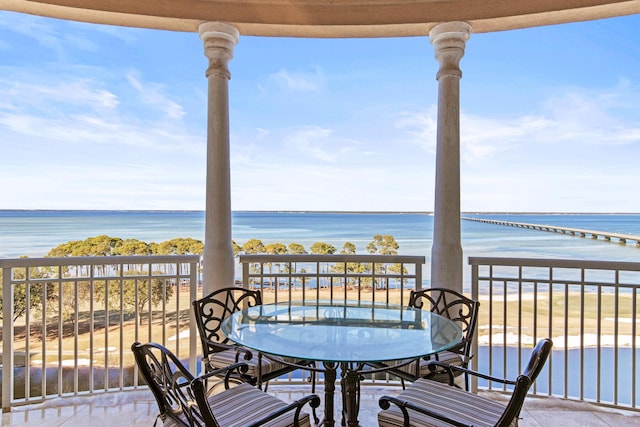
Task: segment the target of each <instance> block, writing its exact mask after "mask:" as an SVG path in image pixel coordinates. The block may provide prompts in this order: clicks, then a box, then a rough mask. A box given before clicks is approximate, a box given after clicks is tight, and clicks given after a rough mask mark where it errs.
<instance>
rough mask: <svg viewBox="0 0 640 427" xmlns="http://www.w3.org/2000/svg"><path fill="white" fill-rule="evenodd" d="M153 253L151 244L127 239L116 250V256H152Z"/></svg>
mask: <svg viewBox="0 0 640 427" xmlns="http://www.w3.org/2000/svg"><path fill="white" fill-rule="evenodd" d="M151 253H152V252H151V247H150V246H149V244H148V243H146V242H143V241H141V240H138V239H125V240H123V241H122V244H121V245H120V246H118V247H117V248H116V249H115V254H116V255H151Z"/></svg>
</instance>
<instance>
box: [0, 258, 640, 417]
mask: <svg viewBox="0 0 640 427" xmlns="http://www.w3.org/2000/svg"><path fill="white" fill-rule="evenodd" d="M240 262H241V265H242V269H243V284H244V285H243V286H247V287H252V288H257V289H261V290H262V292H263V299H264V300H265V302H270V301H287V300H293V299H307V300H311V299H334V300H335V299H340V300H342V299H358V300H365V301H381V302H383V301H384V302H394V303H399V304H406V303H407V302H408V294H409V292H410V290H412V289H420V288H421V287H422V273H421V272H422V264H423V263H424V257H404V256H380V255H241V256H240ZM469 263H470V264H471V266H472V290H471V292H472V297H473V298H474V299H479V300H480V313H479V321H478V333H477V335H476V336H477V337H478V342H477V343H476V345H475V349H474V354H475V357H474V358H473V360H472V363H473V366H474V367H475V368H476V369H479V370H480V371H483V372H489V373H491V374H494V375H498V376H503V375H504V376H507V377H515V376H516V375H517V374H518V373H519V372H520V371H521V370H522V368H523V363H525V362H526V360H527V359H528V354H529V352H530V349H531V347H532V345H533V344H534V343H535V342H536V341H537V340H538V339H540V338H542V337H550V338H552V339H553V341H554V351H553V356H552V358H551V360H550V361H549V363H548V365H547V367H546V368H545V370H544V371H543V374H542V375H541V376H540V377H539V378H538V381H537V382H536V386H535V387H534V390H533V392H534V393H537V394H542V395H554V396H560V397H564V398H569V399H577V400H584V401H593V402H597V403H600V404H605V405H615V406H618V407H623V408H632V409H639V408H638V403H637V395H638V393H639V392H640V391H639V388H640V378H639V377H638V376H639V375H640V370H639V369H638V368H637V363H638V357H640V355H639V354H638V351H639V350H638V344H639V343H640V341H639V339H638V337H637V332H638V328H637V326H638V322H639V321H640V318H639V316H638V314H637V311H638V304H639V303H640V263H624V262H606V261H581V260H544V259H511V258H478V257H472V258H470V259H469ZM0 268H1V269H2V272H3V274H2V282H3V286H2V298H3V304H2V314H3V318H2V332H3V334H2V353H3V354H2V356H3V357H2V362H3V364H2V405H3V410H8V409H9V408H10V407H11V406H12V405H18V404H28V403H36V402H40V401H42V400H44V399H46V398H48V397H53V396H62V395H79V394H84V393H96V392H101V391H107V390H119V389H124V388H127V387H129V386H133V387H136V386H137V385H138V383H137V372H136V370H135V368H134V365H135V364H134V362H133V357H132V355H131V351H130V350H129V347H130V345H131V343H132V342H133V341H135V340H139V341H142V342H147V341H155V342H160V343H163V344H165V345H166V346H167V347H169V348H170V349H171V350H172V351H174V352H176V354H178V356H179V357H180V358H181V359H188V360H189V364H190V368H191V369H193V370H197V355H198V354H200V349H199V348H198V346H197V343H196V334H195V325H194V321H193V317H192V316H191V315H190V312H191V305H190V302H191V301H192V300H194V299H196V298H199V297H200V296H201V292H202V290H201V288H200V287H199V286H198V285H197V283H198V282H197V278H198V268H199V257H198V256H148V257H146V256H145V257H142V256H130V257H79V258H38V259H28V258H27V259H11V260H0ZM154 298H157V300H156V301H157V305H154V304H153V301H154ZM7 301H11V303H10V304H6V303H5V302H7ZM14 318H15V320H14ZM187 331H188V332H187ZM187 333H188V338H187V337H186V335H187ZM289 381H295V379H293V380H292V379H291V378H290V379H289ZM480 386H481V387H486V388H488V389H493V390H497V391H503V390H504V389H503V388H501V387H496V386H495V385H494V384H482V383H481V384H480Z"/></svg>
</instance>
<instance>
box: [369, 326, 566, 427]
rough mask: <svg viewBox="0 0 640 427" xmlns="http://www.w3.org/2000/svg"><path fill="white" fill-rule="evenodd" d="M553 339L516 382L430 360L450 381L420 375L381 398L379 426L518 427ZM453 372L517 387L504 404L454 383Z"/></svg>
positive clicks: (538, 347)
mask: <svg viewBox="0 0 640 427" xmlns="http://www.w3.org/2000/svg"><path fill="white" fill-rule="evenodd" d="M552 345H553V344H552V342H551V340H550V339H548V338H547V339H543V340H540V341H539V342H538V345H536V347H535V348H534V349H533V351H532V353H531V357H530V359H529V363H528V365H527V367H526V369H525V370H524V372H523V373H522V374H521V375H519V376H518V378H517V379H516V380H515V381H510V380H506V379H502V378H495V377H491V376H489V375H484V374H481V373H478V372H474V371H471V370H469V369H465V368H462V367H459V366H452V365H447V364H445V363H442V362H437V361H433V362H431V363H432V364H433V365H434V366H437V368H438V369H440V368H443V369H445V370H446V371H447V372H448V377H449V384H448V385H447V384H443V383H440V382H437V381H432V380H428V379H426V378H420V379H418V380H417V381H415V382H414V383H413V384H412V385H410V386H409V387H407V389H406V390H404V391H402V392H401V393H400V394H399V395H398V396H383V397H381V398H380V400H379V405H380V408H382V409H383V410H382V411H380V412H379V413H378V425H379V427H399V426H402V427H425V426H437V427H442V426H458V427H462V426H475V427H489V426H491V427H507V426H515V425H517V423H518V417H519V415H520V411H521V410H522V405H523V404H524V399H525V397H526V396H527V393H528V391H529V388H530V387H531V385H532V384H533V383H534V382H535V380H536V378H537V377H538V374H539V373H540V371H541V370H542V368H543V367H544V364H545V363H546V361H547V359H548V357H549V354H550V352H551V347H552ZM454 371H461V372H463V373H465V374H468V375H475V376H477V377H479V378H484V379H486V380H490V381H496V382H499V383H502V384H508V385H511V386H514V388H513V393H512V394H511V399H509V402H508V403H507V404H506V405H505V404H503V403H500V402H497V401H494V400H490V399H487V398H485V397H481V396H478V395H477V394H473V393H470V392H468V391H465V390H462V389H461V388H459V387H456V386H454Z"/></svg>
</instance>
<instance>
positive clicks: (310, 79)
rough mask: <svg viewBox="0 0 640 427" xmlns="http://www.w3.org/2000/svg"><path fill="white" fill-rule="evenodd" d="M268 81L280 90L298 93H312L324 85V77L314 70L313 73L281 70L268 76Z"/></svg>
mask: <svg viewBox="0 0 640 427" xmlns="http://www.w3.org/2000/svg"><path fill="white" fill-rule="evenodd" d="M270 79H271V80H272V81H274V82H275V83H276V85H277V86H279V87H281V88H286V89H289V90H293V91H300V92H314V91H318V90H320V88H322V87H323V86H324V85H325V81H326V79H325V77H324V75H323V74H322V73H321V72H320V70H318V69H316V70H315V71H314V72H313V73H305V72H299V71H289V70H285V69H281V70H280V71H278V72H277V73H275V74H272V75H271V76H270Z"/></svg>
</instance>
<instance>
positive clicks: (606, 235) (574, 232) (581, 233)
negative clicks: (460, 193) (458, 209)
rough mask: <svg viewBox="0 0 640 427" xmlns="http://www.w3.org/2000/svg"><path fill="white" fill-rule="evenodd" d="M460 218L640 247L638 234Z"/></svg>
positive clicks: (467, 219)
mask: <svg viewBox="0 0 640 427" xmlns="http://www.w3.org/2000/svg"><path fill="white" fill-rule="evenodd" d="M461 219H463V220H465V221H476V222H484V223H486V224H495V225H506V226H509V227H516V228H526V229H529V230H538V231H547V232H549V233H559V234H568V235H570V236H578V237H583V238H584V237H587V236H589V237H591V238H592V239H594V240H597V239H600V238H602V240H605V241H607V242H611V241H617V242H618V243H619V244H621V245H626V244H627V242H636V244H635V246H636V248H640V236H632V235H629V234H620V233H610V232H608V231H595V230H583V229H580V228H569V227H559V226H557V225H540V224H527V223H524V222H512V221H503V220H499V219H483V218H471V217H462V218H461ZM612 239H614V240H612Z"/></svg>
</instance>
